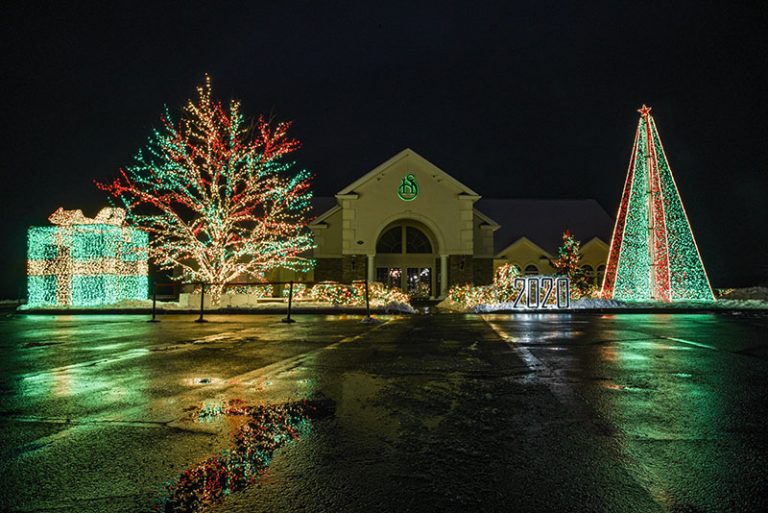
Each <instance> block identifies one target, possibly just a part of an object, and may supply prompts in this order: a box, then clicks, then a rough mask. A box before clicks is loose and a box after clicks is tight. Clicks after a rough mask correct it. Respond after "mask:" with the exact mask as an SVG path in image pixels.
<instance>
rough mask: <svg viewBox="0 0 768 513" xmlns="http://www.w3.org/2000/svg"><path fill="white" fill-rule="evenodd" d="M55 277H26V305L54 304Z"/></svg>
mask: <svg viewBox="0 0 768 513" xmlns="http://www.w3.org/2000/svg"><path fill="white" fill-rule="evenodd" d="M56 284H57V280H56V276H29V277H27V304H30V305H35V306H49V305H55V304H56Z"/></svg>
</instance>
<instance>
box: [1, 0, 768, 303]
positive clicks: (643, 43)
mask: <svg viewBox="0 0 768 513" xmlns="http://www.w3.org/2000/svg"><path fill="white" fill-rule="evenodd" d="M70 3H71V4H74V5H64V4H65V2H59V3H50V2H28V1H24V2H7V1H6V2H4V3H3V6H2V7H0V27H1V29H0V58H1V59H2V61H3V62H2V70H3V72H2V74H1V75H0V86H1V87H2V91H3V97H2V102H0V122H1V123H0V130H2V159H1V160H0V169H2V197H1V198H0V199H1V200H2V204H3V205H2V209H3V214H4V215H3V223H2V224H1V225H0V237H2V239H1V240H2V244H3V245H4V248H5V251H4V252H3V256H2V260H1V261H0V264H2V267H0V297H14V296H15V295H16V294H17V293H18V291H19V290H20V289H22V288H23V284H24V258H25V256H24V255H25V230H26V228H27V226H29V225H33V224H45V223H46V222H47V221H46V218H47V216H48V215H49V214H50V213H51V212H52V211H53V210H55V209H56V208H57V207H59V206H64V207H65V208H83V209H84V210H85V213H86V215H94V214H95V213H96V211H97V210H98V207H99V206H100V205H101V204H104V203H105V197H104V195H103V193H101V192H100V191H98V190H96V189H95V187H94V186H93V180H94V179H100V180H106V179H109V178H111V177H113V176H114V175H115V173H116V172H117V170H118V168H119V167H120V166H122V165H125V164H128V163H130V161H131V157H132V156H133V155H134V154H135V152H136V150H137V149H138V148H139V147H140V146H142V145H143V144H144V142H145V141H146V138H147V136H148V135H149V132H150V130H151V128H152V127H154V126H157V125H158V120H159V115H160V113H161V111H162V109H163V105H166V104H167V105H168V106H169V107H170V108H172V109H174V110H177V109H179V108H180V107H181V106H182V105H183V104H184V103H185V102H186V100H187V99H188V98H190V97H191V96H193V94H194V87H195V85H196V84H198V83H200V82H201V81H202V78H203V75H204V73H206V72H207V73H210V74H211V76H212V77H213V81H214V92H215V93H216V94H217V95H219V96H220V97H222V98H225V99H229V98H231V97H236V98H239V99H241V100H242V103H243V108H244V111H245V112H246V113H248V114H250V115H256V114H258V113H267V114H270V113H271V114H274V115H275V116H276V117H277V118H278V119H288V120H293V121H294V132H293V133H294V135H295V136H296V137H298V138H300V139H301V140H302V142H303V148H302V150H301V151H300V152H299V153H298V154H297V160H298V163H299V165H301V166H302V167H305V168H308V169H310V170H311V171H312V172H314V173H315V175H316V180H315V193H316V194H317V195H330V194H333V193H334V192H336V191H337V190H339V189H341V188H342V187H343V186H344V185H346V184H347V183H349V182H351V181H353V180H354V179H356V178H358V177H359V176H360V175H361V174H363V173H365V172H367V171H369V170H370V169H372V168H373V167H374V166H376V165H377V164H379V163H381V162H382V161H384V160H386V159H387V158H389V157H390V156H392V155H393V154H394V153H396V152H398V151H400V150H401V149H403V148H405V147H411V148H413V149H414V150H416V151H417V152H419V153H420V154H421V155H423V156H424V157H426V158H427V159H429V160H431V161H432V162H434V163H435V164H436V165H438V166H440V167H442V168H443V169H444V170H445V171H447V172H448V173H450V174H452V175H453V176H454V177H456V178H457V179H459V180H460V181H463V182H465V183H466V184H467V185H469V186H470V187H472V188H474V189H475V190H477V191H478V192H479V193H480V194H482V195H484V196H486V197H505V196H506V197H532V198H538V197H540V198H595V199H597V200H598V201H599V202H600V203H601V204H602V205H603V206H604V207H605V208H606V210H607V211H608V212H609V213H610V214H611V215H614V214H615V211H616V208H617V206H618V202H619V199H620V195H621V188H622V185H623V182H624V178H625V175H626V167H627V163H628V161H629V153H630V150H631V145H632V138H633V136H634V131H635V127H636V123H637V118H638V116H639V114H638V113H637V112H636V109H637V108H638V107H639V106H640V105H641V104H642V103H647V104H648V105H651V106H652V107H653V114H654V116H655V118H656V122H657V125H658V127H659V131H660V134H661V137H662V140H663V142H664V145H665V149H666V151H667V154H668V158H669V160H670V164H671V166H672V169H673V172H674V173H675V176H676V178H677V182H678V186H679V188H680V191H681V195H682V197H683V201H684V203H685V205H686V208H687V211H688V214H689V217H690V219H691V223H692V225H693V228H694V234H695V235H696V238H697V240H698V242H699V247H700V249H701V253H702V256H703V259H704V263H705V265H706V267H707V269H708V271H709V273H710V276H711V278H712V281H713V285H715V286H731V285H735V286H743V285H750V284H755V283H757V282H761V281H763V282H764V281H765V280H766V277H767V276H768V265H767V264H766V260H767V258H768V249H766V248H768V234H767V233H766V230H765V227H764V223H765V221H766V219H768V201H767V200H766V196H768V173H766V168H767V165H766V164H768V124H767V123H766V113H767V112H766V110H767V109H766V107H768V83H767V79H768V70H767V69H766V68H768V7H766V4H765V3H764V2H755V3H753V4H744V3H742V4H740V5H739V6H736V5H729V4H731V2H728V3H726V2H722V3H721V4H722V5H718V4H716V3H710V2H641V1H637V0H636V1H632V2H618V1H614V2H607V3H605V4H603V5H600V4H598V3H597V2H544V1H535V2H517V1H509V0H507V1H504V2H498V3H496V4H493V3H490V2H467V3H456V4H451V3H449V2H441V3H438V4H434V5H432V6H418V5H415V3H414V2H407V3H404V4H402V5H400V6H397V5H395V4H394V3H392V2H370V3H365V2H350V3H333V2H331V3H329V2H311V3H300V2H290V6H289V7H285V6H281V7H277V6H276V4H287V2H243V3H235V2H178V3H170V2H157V1H156V2H146V3H143V4H142V3H141V2H130V3H125V4H122V3H119V2H98V3H97V2H93V3H91V4H87V3H84V2H77V3H75V2H67V3H66V4H70ZM188 3H189V4H194V5H193V6H191V7H190V6H188V5H185V4H188ZM366 4H367V5H366ZM382 5H386V7H382ZM51 6H55V7H51ZM577 235H578V234H577Z"/></svg>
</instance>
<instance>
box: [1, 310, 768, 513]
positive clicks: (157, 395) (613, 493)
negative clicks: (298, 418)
mask: <svg viewBox="0 0 768 513" xmlns="http://www.w3.org/2000/svg"><path fill="white" fill-rule="evenodd" d="M192 319H193V318H192V317H185V316H176V317H172V316H169V317H165V318H163V320H162V322H160V323H158V324H149V323H146V322H145V319H143V318H141V317H133V316H67V317H59V318H53V317H49V316H17V317H14V318H10V319H4V320H0V344H2V351H3V355H4V356H3V358H2V364H1V367H0V370H2V373H0V397H1V398H2V407H1V408H0V433H2V434H1V435H0V442H1V445H0V454H2V458H1V459H0V467H1V468H0V471H2V475H3V476H4V479H5V483H4V486H3V490H2V492H1V495H0V509H3V510H8V509H10V510H17V511H34V510H41V509H45V508H51V509H54V508H55V509H56V510H57V511H58V510H61V511H137V510H141V509H142V508H143V507H144V506H145V505H146V504H147V501H148V500H149V499H151V498H152V497H154V496H156V494H157V493H158V490H159V489H160V485H161V484H162V483H163V482H165V481H169V480H171V479H173V478H175V477H176V476H177V475H178V474H179V472H181V470H183V469H184V468H187V467H189V465H190V464H192V463H195V462H197V461H200V460H202V459H204V458H206V457H208V456H210V455H212V454H215V453H216V452H217V451H220V450H221V449H223V448H224V447H226V446H227V443H228V441H229V438H230V437H231V435H232V432H233V430H235V429H237V427H238V425H237V424H236V423H235V424H233V423H232V422H233V421H232V420H231V419H230V420H226V419H224V418H221V419H218V420H212V421H209V422H204V423H201V422H196V420H195V419H194V418H193V416H192V414H191V413H190V412H192V411H193V410H194V409H195V408H198V407H200V406H202V405H207V406H208V407H211V406H215V404H217V403H221V402H224V401H228V400H232V399H242V400H244V401H246V402H247V403H251V404H258V403H263V402H284V401H290V400H295V399H302V398H312V397H318V396H322V397H327V398H330V399H332V400H334V401H335V403H336V408H337V409H336V416H335V418H334V419H332V420H326V421H322V422H320V423H319V424H318V425H317V426H316V427H315V428H313V430H312V432H311V434H310V435H309V436H308V437H307V439H306V440H302V441H301V442H299V443H298V444H296V445H294V446H291V447H288V448H285V449H282V450H281V451H280V452H279V453H278V456H277V457H276V458H275V459H274V460H273V462H272V464H271V466H270V467H269V469H268V471H267V473H266V474H265V475H264V476H263V477H262V479H261V480H260V481H259V482H258V483H256V484H254V485H253V486H252V487H250V488H248V489H247V490H245V491H242V492H238V493H236V494H233V495H232V496H231V497H229V498H228V499H227V500H225V501H224V503H222V504H220V505H217V506H215V507H213V508H211V511H221V512H223V511H230V512H235V511H241V512H246V511H291V510H295V511H364V510H375V511H389V510H403V511H409V510H410V511H446V510H471V511H499V510H505V511H509V510H511V509H515V510H520V511H546V510H557V511H628V512H633V513H634V512H642V511H693V512H696V511H758V510H762V509H764V507H765V503H764V499H762V495H764V494H763V493H762V492H765V491H766V490H768V486H766V477H765V474H764V471H763V469H764V468H765V465H766V463H768V462H767V461H766V459H768V458H767V455H766V451H765V449H764V448H763V447H764V446H765V445H768V444H766V443H765V442H766V433H767V432H768V429H767V428H768V403H766V397H768V394H766V391H767V388H768V386H767V385H766V379H765V376H766V370H768V368H767V365H766V361H767V359H768V344H767V343H766V342H765V341H764V338H765V337H764V333H765V330H766V328H767V327H768V318H766V317H765V316H762V317H761V316H759V315H753V316H742V317H741V318H739V317H735V316H728V315H709V314H700V315H681V314H675V315H671V314H666V315H637V314H622V315H602V316H600V315H576V314H566V315H555V314H542V315H539V314H519V315H485V316H482V317H481V316H475V315H417V316H410V317H391V318H386V320H387V322H386V323H384V324H380V325H373V326H372V325H366V324H361V323H360V317H355V316H300V317H298V318H297V320H298V322H297V323H296V324H295V325H286V324H283V323H280V322H279V320H280V317H279V316H219V317H216V316H211V317H210V320H211V322H209V323H207V324H203V325H200V324H195V323H193V322H191V320H192Z"/></svg>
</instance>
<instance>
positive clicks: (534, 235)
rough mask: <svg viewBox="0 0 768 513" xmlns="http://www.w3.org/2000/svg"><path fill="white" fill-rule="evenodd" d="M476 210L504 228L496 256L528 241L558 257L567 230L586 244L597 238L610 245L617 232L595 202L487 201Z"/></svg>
mask: <svg viewBox="0 0 768 513" xmlns="http://www.w3.org/2000/svg"><path fill="white" fill-rule="evenodd" d="M475 208H476V209H477V210H479V211H480V212H483V213H484V214H486V215H487V216H488V217H490V218H492V219H495V220H497V221H498V222H499V224H501V228H499V229H498V230H496V232H495V233H494V238H493V242H494V244H493V246H494V253H495V254H498V253H499V252H500V251H502V250H504V249H505V248H507V247H508V246H509V245H510V244H512V243H514V242H515V241H517V240H518V239H520V238H521V237H526V238H528V239H529V240H530V241H531V242H533V243H534V244H536V245H537V246H540V247H541V248H542V249H544V250H546V251H548V252H549V253H551V254H553V255H554V254H556V253H557V248H558V247H559V246H560V244H561V243H562V238H563V232H564V231H565V230H566V229H568V230H571V232H572V233H573V234H574V236H575V237H576V238H577V239H578V240H580V241H582V243H584V242H587V241H590V240H592V239H593V238H595V237H597V238H599V239H600V240H602V241H609V240H610V237H611V231H612V230H613V221H612V220H611V217H610V216H609V215H608V213H607V212H606V211H605V210H604V209H603V207H601V206H600V204H599V203H598V202H597V201H595V200H593V199H586V200H548V199H498V198H483V199H481V200H479V201H478V202H477V203H475Z"/></svg>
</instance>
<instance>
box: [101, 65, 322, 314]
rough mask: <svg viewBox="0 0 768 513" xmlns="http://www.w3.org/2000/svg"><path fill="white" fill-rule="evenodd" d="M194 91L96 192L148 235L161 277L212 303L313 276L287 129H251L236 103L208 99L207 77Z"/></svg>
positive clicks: (305, 205)
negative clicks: (277, 280)
mask: <svg viewBox="0 0 768 513" xmlns="http://www.w3.org/2000/svg"><path fill="white" fill-rule="evenodd" d="M197 92H198V98H197V100H196V101H192V100H190V101H189V103H188V104H187V105H186V107H184V109H183V113H182V116H181V120H180V122H179V123H174V122H173V120H172V118H171V115H170V113H169V112H168V111H167V109H166V112H165V114H164V115H163V116H162V118H161V121H162V125H161V128H160V129H156V130H154V131H153V133H152V135H151V137H150V138H149V141H148V143H147V146H146V147H145V148H144V149H143V150H140V151H139V153H138V154H137V155H136V157H135V162H134V164H133V165H131V166H128V167H126V168H125V169H121V170H120V176H119V177H118V178H117V179H116V180H115V181H114V182H112V183H109V184H98V186H99V187H100V188H102V189H103V190H106V191H108V192H109V193H110V194H112V195H113V196H114V197H115V198H117V199H118V200H119V201H120V203H121V204H122V205H124V206H125V208H126V210H127V212H128V214H127V220H128V221H129V222H130V223H132V224H134V225H135V226H137V227H140V228H141V229H142V230H144V231H145V232H147V233H148V234H150V235H151V236H152V240H151V245H150V256H151V258H152V259H153V260H154V262H155V263H156V264H157V265H158V266H159V267H160V268H161V269H165V270H180V271H181V272H180V273H177V278H178V279H179V280H182V281H186V282H204V283H206V284H207V285H206V287H207V289H208V292H209V293H210V295H211V298H212V301H213V303H214V304H217V303H218V302H219V299H220V297H221V294H222V293H223V291H224V289H225V287H226V284H227V283H229V282H233V281H237V280H238V279H244V280H248V279H249V278H252V277H253V276H259V275H263V273H264V272H266V271H269V270H271V269H274V268H285V269H291V270H295V271H301V272H303V271H307V270H309V269H311V268H312V266H313V265H314V262H313V261H312V260H311V259H310V258H308V257H306V254H307V252H308V251H309V250H311V249H312V248H313V247H314V242H313V239H312V234H311V231H310V230H309V229H308V227H307V214H308V211H309V208H310V202H309V200H310V198H311V191H310V189H309V187H310V178H311V177H310V174H309V173H308V172H307V171H299V172H298V173H295V174H291V173H290V169H291V167H292V165H293V164H292V162H290V161H285V157H286V156H287V155H289V154H291V153H292V152H294V151H295V150H296V149H297V148H298V147H299V141H297V140H295V139H292V138H290V137H288V135H287V131H288V128H289V127H290V123H277V124H271V123H269V122H267V121H266V120H265V119H264V118H262V117H260V118H258V119H257V120H256V122H255V126H254V125H253V124H251V122H250V121H249V120H247V119H246V118H245V117H244V116H243V114H242V113H241V112H240V103H239V102H237V101H232V102H230V103H229V105H228V106H224V105H222V103H221V102H220V101H218V100H214V99H213V98H212V93H211V82H210V79H209V78H208V77H206V80H205V84H204V85H203V86H201V87H198V89H197Z"/></svg>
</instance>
